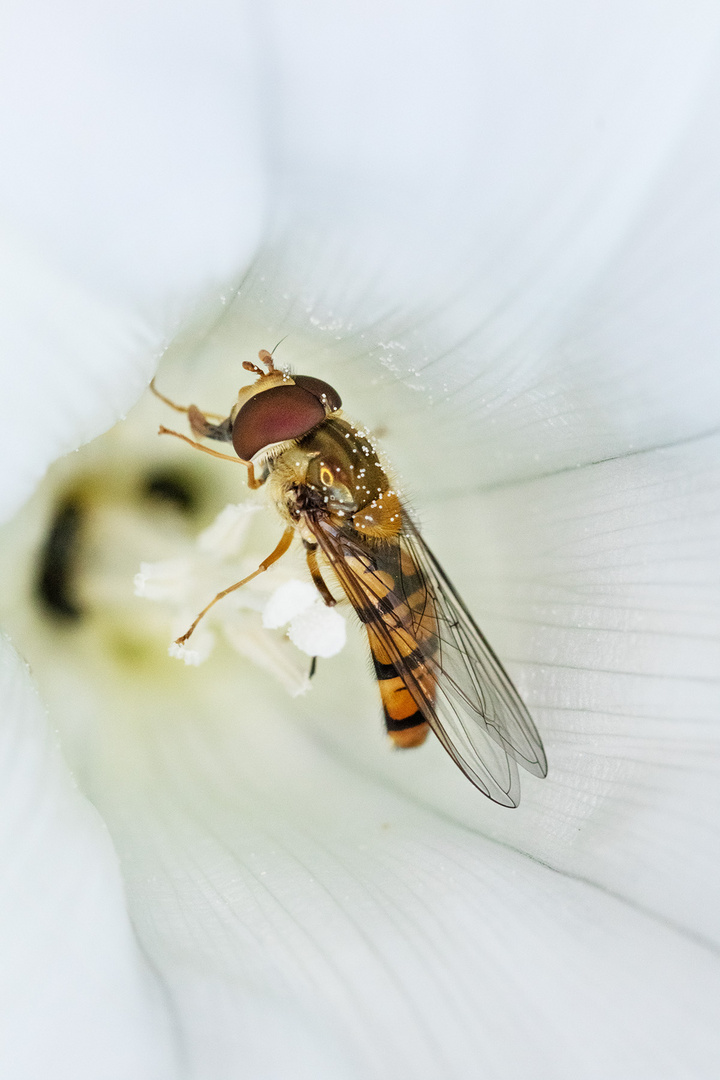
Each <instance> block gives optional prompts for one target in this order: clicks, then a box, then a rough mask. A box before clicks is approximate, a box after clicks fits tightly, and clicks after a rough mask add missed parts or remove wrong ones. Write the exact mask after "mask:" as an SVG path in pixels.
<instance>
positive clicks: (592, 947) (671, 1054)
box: [99, 683, 720, 1080]
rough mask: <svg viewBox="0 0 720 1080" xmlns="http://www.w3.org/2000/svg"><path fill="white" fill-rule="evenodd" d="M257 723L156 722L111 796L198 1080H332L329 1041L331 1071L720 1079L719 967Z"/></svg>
mask: <svg viewBox="0 0 720 1080" xmlns="http://www.w3.org/2000/svg"><path fill="white" fill-rule="evenodd" d="M251 693H252V687H249V686H248V685H247V683H246V685H245V699H246V700H247V698H249V696H250V694H251ZM257 721H258V718H257V717H255V716H253V715H252V714H248V713H247V712H246V711H245V710H244V709H243V707H242V703H241V702H240V701H238V702H237V706H236V709H235V713H234V715H233V714H230V713H228V711H227V710H216V711H213V712H212V714H209V713H208V712H207V711H204V712H202V713H197V714H196V716H195V717H192V716H190V715H188V714H186V715H185V716H179V717H176V722H175V723H174V724H173V725H172V726H171V727H167V728H166V729H165V730H164V731H163V730H162V726H159V725H157V724H156V725H155V726H154V729H153V730H152V731H148V730H146V733H145V734H146V739H145V746H144V748H141V747H140V746H139V745H138V744H136V747H135V754H136V758H135V764H136V769H135V771H134V773H133V774H132V775H133V776H134V780H133V779H131V778H130V776H127V775H126V776H125V777H124V778H123V779H122V782H121V784H119V785H118V783H117V782H115V783H113V780H112V777H111V776H109V777H108V778H107V782H106V783H105V785H104V788H103V791H102V792H100V793H99V803H100V806H101V808H102V810H103V813H104V816H105V818H106V820H107V821H108V823H109V828H110V830H111V832H113V833H114V834H115V835H116V836H117V838H118V842H119V844H120V846H121V848H122V850H123V851H124V852H125V853H126V854H125V860H124V867H125V872H126V875H127V881H128V888H129V895H130V902H131V906H132V910H133V916H134V921H135V925H136V926H137V928H138V932H139V934H140V937H141V940H142V941H143V944H144V947H145V948H146V950H147V951H148V953H149V955H151V956H152V958H153V961H154V963H155V964H156V965H157V966H158V968H159V969H160V970H161V971H163V973H164V974H165V976H166V977H167V979H168V982H169V983H170V984H171V985H172V986H173V988H174V991H175V1004H176V1008H177V1010H178V1014H179V1016H180V1019H181V1023H182V1025H183V1029H184V1030H185V1032H186V1040H187V1047H188V1054H189V1056H190V1060H191V1061H192V1062H193V1063H194V1066H195V1070H196V1072H195V1074H196V1075H197V1076H199V1077H203V1078H205V1077H207V1078H208V1080H211V1078H212V1080H215V1078H216V1077H218V1076H226V1075H227V1076H230V1075H233V1068H235V1067H236V1066H235V1065H234V1064H233V1063H234V1062H236V1061H237V1060H238V1058H239V1057H240V1056H242V1059H243V1061H244V1062H245V1072H246V1074H247V1075H259V1076H274V1075H286V1074H287V1073H283V1071H282V1070H283V1068H284V1069H286V1070H287V1069H288V1068H290V1075H293V1076H295V1075H300V1076H305V1075H313V1074H312V1071H311V1070H312V1067H315V1068H320V1066H319V1065H318V1061H317V1058H316V1057H313V1058H312V1059H311V1062H312V1064H311V1065H310V1066H308V1064H307V1059H308V1055H309V1053H310V1050H309V1046H311V1045H312V1039H318V1040H319V1044H320V1045H325V1047H326V1051H327V1052H328V1053H330V1051H331V1050H332V1051H333V1052H334V1053H336V1054H337V1058H336V1059H335V1060H333V1058H332V1057H329V1059H327V1060H326V1061H325V1070H326V1072H323V1071H320V1072H318V1073H316V1074H315V1075H330V1076H333V1077H335V1076H337V1075H342V1076H345V1075H347V1074H348V1072H350V1073H352V1072H354V1071H357V1074H358V1075H359V1076H362V1077H365V1078H376V1077H377V1078H378V1080H379V1078H383V1080H384V1078H387V1077H391V1076H398V1075H402V1076H408V1075H409V1076H413V1077H418V1078H420V1080H431V1078H433V1080H434V1078H435V1077H437V1076H440V1075H442V1076H449V1077H458V1078H460V1077H466V1076H475V1075H489V1076H503V1077H527V1076H529V1075H548V1076H552V1077H554V1078H555V1077H557V1078H559V1080H563V1078H568V1080H577V1078H582V1080H585V1078H595V1077H597V1078H600V1077H607V1076H617V1075H631V1076H638V1077H644V1076H647V1077H650V1076H656V1075H667V1076H672V1075H683V1074H685V1075H692V1076H696V1077H707V1078H708V1080H710V1077H711V1076H713V1070H714V1068H715V1062H716V1061H717V1054H718V1052H720V1033H718V1029H717V1025H716V1024H715V1023H714V1017H715V1015H716V1013H717V1009H718V1008H719V1007H720V989H719V987H720V979H719V978H718V976H719V975H720V961H719V960H718V957H717V956H716V955H713V954H712V953H710V952H709V951H708V950H705V949H703V948H702V947H701V946H699V945H698V944H697V943H695V942H693V941H691V940H690V939H689V938H687V937H684V936H683V935H682V934H681V933H679V932H678V931H677V930H676V929H674V928H672V927H671V926H669V925H667V924H665V923H663V922H662V920H655V919H652V918H649V917H647V916H644V915H642V914H641V913H639V912H638V911H637V910H635V909H634V908H633V907H632V906H631V905H628V904H624V903H622V902H621V901H619V900H618V899H616V898H614V897H612V896H610V895H608V893H607V892H605V891H603V890H601V889H599V888H593V887H591V886H590V885H588V884H584V883H581V882H577V881H572V880H569V879H567V878H565V877H563V876H562V875H559V874H557V873H555V872H553V871H552V870H550V869H548V868H547V867H544V866H542V865H540V864H539V863H537V862H534V861H532V860H529V859H527V858H524V857H522V856H520V855H518V854H517V853H514V852H512V851H508V850H507V848H504V847H502V846H499V845H497V844H495V843H493V842H491V841H489V840H487V839H485V838H483V837H481V836H479V835H477V833H473V832H471V831H469V830H468V829H467V828H465V827H463V826H461V825H456V824H452V823H451V822H449V821H448V820H444V821H443V820H442V819H441V818H440V817H439V816H438V815H437V814H436V813H433V812H428V811H425V810H423V809H422V808H421V807H419V806H418V804H417V802H414V801H412V800H410V799H405V798H403V797H401V796H398V795H395V794H392V793H390V791H389V790H388V789H387V788H386V787H385V786H384V785H382V784H379V783H377V782H375V781H373V780H371V779H368V778H367V777H365V776H363V775H361V774H359V773H358V772H356V771H354V770H352V769H346V768H343V767H342V766H339V765H338V762H337V761H336V760H335V759H334V758H333V757H332V756H328V755H327V754H326V753H325V751H324V750H323V749H322V748H321V747H319V746H316V747H313V746H312V745H311V744H310V743H309V741H308V740H307V738H305V737H303V735H302V733H300V732H298V731H297V730H296V729H294V728H293V725H291V724H289V723H287V722H286V721H285V720H284V719H282V718H281V716H280V715H279V713H278V712H277V711H275V710H273V709H272V707H270V706H266V707H265V708H264V710H263V715H262V720H261V722H260V723H259V722H257ZM338 721H339V717H338ZM480 812H481V809H480V808H479V809H478V813H480ZM253 1001H254V1002H255V1003H257V1002H260V1003H262V1005H261V1008H264V1009H265V1012H260V1013H259V1012H258V1007H257V1004H256V1005H255V1007H253V1005H252V1004H251V1003H252V1002H253ZM230 1017H232V1018H233V1021H232V1023H230V1022H229V1018H230ZM303 1031H304V1033H305V1036H304V1037H305V1040H309V1041H308V1042H307V1043H304V1042H303V1041H302V1039H301V1038H300V1035H299V1033H302V1032H303ZM293 1054H295V1056H296V1059H297V1061H296V1064H295V1066H294V1067H291V1064H290V1063H291V1062H292V1055H293ZM343 1060H344V1061H345V1063H346V1065H345V1069H344V1070H343V1069H341V1068H340V1064H339V1063H340V1062H341V1061H343ZM336 1070H338V1071H336Z"/></svg>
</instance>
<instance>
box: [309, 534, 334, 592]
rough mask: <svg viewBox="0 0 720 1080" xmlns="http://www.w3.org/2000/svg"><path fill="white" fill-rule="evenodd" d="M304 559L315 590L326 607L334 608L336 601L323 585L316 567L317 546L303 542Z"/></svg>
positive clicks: (318, 568) (323, 580)
mask: <svg viewBox="0 0 720 1080" xmlns="http://www.w3.org/2000/svg"><path fill="white" fill-rule="evenodd" d="M305 557H306V559H307V564H308V570H309V571H310V576H311V578H312V579H313V581H314V583H315V588H316V589H317V591H318V592H319V593H320V595H321V596H322V598H323V600H324V601H325V603H326V604H327V606H328V607H335V605H336V604H337V600H336V599H335V597H334V596H333V594H332V593H331V592H330V590H329V589H328V587H327V585H326V584H325V579H324V578H323V576H322V574H321V573H320V567H319V566H318V561H317V544H308V543H307V541H305Z"/></svg>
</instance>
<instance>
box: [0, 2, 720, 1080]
mask: <svg viewBox="0 0 720 1080" xmlns="http://www.w3.org/2000/svg"><path fill="white" fill-rule="evenodd" d="M719 22H720V15H719V13H718V9H717V6H716V5H714V4H700V3H698V4H693V3H690V4H688V3H683V4H679V3H678V4H672V3H669V4H664V5H662V6H659V5H656V4H650V3H647V4H644V3H630V4H628V3H623V4H619V3H618V4H613V3H607V2H603V3H597V4H590V3H587V4H583V5H581V6H579V7H578V6H577V5H572V4H568V3H557V4H551V3H544V4H541V5H537V4H532V3H521V2H518V3H502V4H500V3H498V4H490V3H478V4H463V3H456V4H442V5H440V4H437V5H435V4H430V3H425V4H423V5H417V4H410V3H407V4H401V3H397V4H391V5H376V6H375V7H374V8H373V7H369V6H368V5H367V4H362V5H361V4H356V5H353V4H343V5H342V6H340V7H338V6H337V5H331V4H329V3H328V4H323V3H314V4H311V5H307V4H299V3H298V4H292V3H267V4H263V5H262V6H257V7H253V6H252V5H246V6H244V7H239V6H237V5H223V4H222V3H214V4H202V5H201V4H193V3H182V4H173V5H163V4H161V3H143V4H140V3H137V4H128V3H122V4H116V5H113V4H105V5H102V6H101V7H100V8H98V7H97V6H95V5H91V4H89V3H85V4H84V3H71V4H65V5H63V7H62V9H60V8H57V9H55V10H53V9H51V8H49V7H48V5H46V4H42V3H35V4H32V3H23V4H9V5H6V6H5V7H4V8H3V12H2V14H1V15H0V86H1V89H0V102H1V103H2V104H1V106H0V132H1V134H0V139H1V142H2V146H3V162H4V167H3V169H2V170H1V171H0V234H1V236H2V243H1V248H0V273H1V275H2V304H1V305H0V307H1V312H0V320H1V321H0V378H1V379H2V390H3V424H2V426H1V427H0V450H1V451H2V455H3V458H2V459H3V461H4V462H5V467H4V468H3V470H2V485H1V488H0V500H1V501H0V509H1V510H2V513H3V516H4V517H9V516H10V515H11V514H12V513H14V512H15V511H16V510H17V508H18V507H19V506H20V504H21V503H22V502H23V500H24V499H25V498H26V497H27V496H28V495H29V494H30V492H31V490H32V488H33V486H34V484H35V483H36V482H37V481H38V480H39V478H40V477H41V476H42V474H43V472H44V470H45V469H46V467H47V466H48V465H49V463H50V462H51V461H52V460H53V459H54V458H56V457H57V456H58V455H60V454H62V453H64V452H67V451H70V450H72V449H74V448H75V447H77V446H78V445H79V444H81V443H82V442H84V441H86V440H88V439H89V438H91V437H93V436H95V435H97V434H99V433H100V432H101V431H103V430H105V429H106V428H108V427H109V426H110V425H111V424H112V423H113V422H114V421H115V420H116V419H117V418H119V417H120V416H121V415H122V414H123V413H125V412H126V411H127V410H128V409H129V408H130V407H131V406H132V404H133V403H134V402H135V401H136V400H137V398H138V396H139V395H140V393H141V391H142V388H143V387H144V385H146V383H147V381H148V379H149V377H150V376H151V374H152V372H153V371H154V368H155V366H156V363H157V360H158V358H159V356H160V354H161V353H162V351H163V349H164V347H165V345H166V344H167V343H168V342H170V341H171V340H172V338H173V336H174V335H175V333H176V332H178V331H179V330H180V329H181V328H182V327H183V325H184V324H185V323H186V322H187V321H189V320H190V319H191V318H193V317H195V316H196V314H197V312H198V311H201V312H203V313H204V314H203V318H208V316H207V314H206V313H207V311H208V310H209V311H211V312H213V311H219V310H221V308H222V305H221V302H220V300H219V297H220V294H221V293H222V294H224V295H226V296H231V295H232V293H233V288H234V286H235V285H237V284H238V283H239V282H242V283H243V284H242V288H241V291H240V296H239V300H238V301H237V302H236V303H235V304H233V305H232V312H231V314H232V318H230V319H228V320H226V324H224V325H227V326H228V327H229V330H228V332H229V333H230V332H231V331H232V327H233V326H234V325H237V326H238V327H240V328H242V327H243V326H246V327H248V326H255V327H260V328H262V329H263V331H267V332H268V334H269V333H270V331H271V330H272V331H275V330H276V329H277V330H278V333H277V338H279V337H280V336H282V334H283V333H286V332H288V330H290V331H291V339H290V341H289V343H288V348H289V349H295V350H296V354H295V355H296V356H297V358H298V359H299V358H300V357H303V356H304V357H305V358H306V359H305V363H304V366H305V368H306V370H307V371H308V372H311V373H318V374H322V375H325V376H327V375H328V374H329V373H333V374H334V377H335V379H336V381H337V382H338V384H340V383H342V391H343V396H344V397H345V399H346V402H347V403H348V405H349V406H350V403H351V402H352V407H351V411H352V412H353V414H355V415H357V416H358V417H359V418H361V419H365V418H367V420H368V422H371V423H373V424H377V425H378V426H379V425H380V424H383V425H384V426H385V427H386V428H387V429H388V438H387V445H388V447H389V448H390V450H391V451H392V454H393V457H394V459H395V460H396V462H397V464H398V466H399V468H400V470H401V473H402V475H403V477H404V478H405V481H406V483H407V485H408V488H409V490H410V491H411V493H412V497H413V501H414V503H416V504H417V505H418V507H419V508H420V509H421V511H422V517H423V521H424V523H425V525H426V528H427V531H428V535H429V536H430V537H431V539H432V542H433V543H434V545H435V546H436V547H437V548H438V551H439V553H440V554H441V556H442V558H443V561H444V562H445V563H446V564H447V565H448V566H449V567H450V568H451V570H452V574H453V577H455V578H456V579H457V581H458V584H459V585H460V586H461V588H462V591H463V593H464V594H465V595H466V597H467V599H468V601H469V603H470V606H471V607H473V609H474V610H477V611H478V612H482V613H483V621H484V625H485V626H486V627H487V630H488V633H489V635H490V637H491V639H492V640H493V642H495V643H497V646H498V649H499V650H500V652H501V654H502V655H503V656H504V657H506V658H507V660H508V663H509V665H510V667H511V669H512V673H513V675H514V676H515V677H516V678H517V680H518V683H519V685H520V686H521V688H522V690H523V693H524V694H525V696H526V698H527V700H528V703H529V704H530V706H531V708H532V709H533V713H534V715H535V717H536V719H537V721H538V725H539V727H540V728H541V730H542V732H543V736H544V738H545V740H546V744H547V747H548V751H549V756H550V761H551V773H550V776H549V777H548V779H547V781H545V782H544V784H540V783H539V782H534V781H531V780H530V779H528V780H527V782H526V783H525V786H524V801H523V804H522V807H521V808H520V810H518V811H517V812H515V813H512V814H508V812H506V811H502V810H500V809H497V808H495V807H492V806H490V805H488V804H486V803H485V802H484V801H483V800H482V799H481V798H480V797H479V796H478V795H477V793H476V792H474V791H473V790H472V788H470V787H469V785H467V784H466V783H465V782H464V781H463V780H462V777H460V776H459V774H456V773H455V772H454V771H453V769H452V767H451V765H450V764H449V762H446V761H445V759H444V758H443V756H442V754H441V753H440V751H439V750H437V749H436V748H435V749H434V748H432V747H429V748H428V749H427V752H426V751H423V752H422V753H420V754H418V755H417V756H416V757H414V758H412V759H410V760H409V759H408V758H407V757H404V756H400V757H398V756H397V755H388V753H387V751H386V748H385V746H384V745H383V744H382V740H381V739H380V738H379V737H378V727H377V722H376V720H377V718H376V709H377V706H376V703H375V699H374V698H373V696H372V694H373V690H372V687H371V686H370V685H369V680H368V678H367V676H366V673H365V671H364V670H363V669H362V664H361V665H360V666H359V668H355V667H351V666H348V667H347V668H343V669H341V670H342V672H343V674H342V677H341V678H339V679H337V678H336V679H335V680H334V679H333V677H332V674H331V673H330V672H327V673H325V674H324V676H323V682H322V683H321V684H320V685H319V686H318V688H317V693H316V694H315V696H314V698H313V699H312V700H310V699H307V700H305V701H304V702H302V703H299V704H298V705H297V707H296V704H295V703H291V702H289V701H287V699H285V698H283V697H282V696H281V693H280V692H279V691H276V690H275V689H272V688H270V689H268V688H266V686H265V684H264V683H263V680H262V679H260V678H259V677H256V676H254V675H253V674H252V673H250V674H249V675H247V680H246V681H245V682H243V683H242V684H240V685H241V686H242V690H241V691H240V694H239V697H240V700H241V701H242V706H243V707H242V708H240V707H238V710H237V715H227V714H225V713H222V714H220V715H219V714H218V713H217V712H212V711H210V712H207V713H206V712H204V711H203V709H202V708H201V707H200V705H199V704H198V699H195V698H193V699H189V701H188V705H187V708H186V709H185V710H184V711H183V710H182V709H180V710H176V711H172V710H171V709H170V707H169V706H168V705H165V704H163V701H162V700H158V701H153V702H150V703H149V704H148V703H147V702H146V704H145V706H144V708H146V709H147V717H145V714H144V713H143V714H142V716H143V717H145V719H147V725H145V724H142V725H141V724H138V723H136V721H137V716H138V714H137V713H136V712H133V710H132V709H130V707H129V706H128V709H127V713H126V714H125V713H123V708H122V701H121V698H120V697H118V694H117V693H116V692H115V691H112V694H111V695H109V699H108V715H110V714H112V724H111V725H110V727H111V729H112V733H113V735H112V739H109V738H108V739H107V740H106V742H103V739H104V738H105V734H104V733H105V731H106V730H107V727H108V723H107V721H106V718H105V717H104V715H103V714H102V710H101V709H100V708H98V711H97V725H96V726H93V725H91V724H90V725H89V726H88V727H87V731H86V741H87V744H88V746H89V747H90V749H89V750H88V752H87V757H86V762H85V768H84V770H83V775H82V792H80V791H78V790H77V789H76V788H75V787H74V785H73V781H72V780H71V777H70V773H69V771H68V768H67V765H66V764H65V761H64V758H63V756H62V744H61V746H60V748H58V746H57V745H56V742H57V740H56V736H55V732H54V728H55V726H56V721H55V719H54V715H55V714H54V710H55V711H57V709H58V706H56V705H55V704H54V703H53V701H52V700H47V701H44V702H43V701H42V700H41V699H40V698H39V697H38V694H37V691H36V690H35V689H34V688H33V674H32V673H30V672H29V671H28V670H27V668H26V667H25V666H24V665H23V663H22V661H21V660H20V659H18V658H17V657H16V655H15V654H14V653H13V651H12V646H11V645H10V644H9V643H5V652H4V657H3V661H2V669H1V671H0V677H1V679H2V691H1V692H0V700H1V701H2V724H1V725H0V740H1V742H2V753H1V754H0V768H1V770H2V776H1V777H0V780H1V782H0V799H1V800H2V811H1V813H0V821H2V829H1V831H0V835H1V836H2V845H3V846H2V854H1V856H0V857H1V858H2V865H3V873H2V878H1V880H2V885H1V886H0V905H1V909H0V928H1V929H0V933H1V934H2V939H3V940H2V963H0V969H1V970H2V975H1V976H0V994H1V997H0V1014H2V1016H3V1024H2V1029H3V1030H2V1034H1V1035H0V1040H1V1041H0V1060H2V1064H3V1067H2V1072H3V1075H7V1076H9V1077H13V1080H15V1078H21V1080H31V1078H32V1080H34V1078H35V1077H46V1076H52V1077H60V1078H63V1080H64V1078H65V1077H67V1078H70V1077H72V1078H84V1077H87V1078H88V1080H116V1078H117V1080H120V1078H123V1080H124V1078H126V1077H128V1076H133V1077H137V1078H141V1077H147V1078H152V1080H155V1078H160V1077H162V1078H165V1077H175V1076H179V1077H185V1076H190V1077H202V1078H207V1080H222V1078H225V1077H227V1078H231V1077H236V1076H238V1075H242V1076H248V1077H256V1076H257V1077H270V1078H274V1077H283V1078H284V1077H293V1078H294V1077H305V1076H307V1077H318V1076H324V1075H327V1076H329V1077H332V1078H333V1080H335V1078H339V1077H345V1076H348V1077H349V1076H358V1077H363V1078H365V1077H378V1078H385V1077H391V1076H392V1077H397V1076H413V1077H419V1078H426V1077H427V1078H428V1080H430V1078H435V1077H437V1076H452V1077H463V1078H464V1077H475V1076H478V1075H482V1076H484V1077H488V1078H503V1080H504V1078H505V1077H515V1076H517V1077H527V1076H533V1077H547V1078H552V1080H555V1078H558V1077H567V1078H568V1080H571V1078H572V1080H576V1078H586V1077H588V1078H590V1077H598V1078H600V1077H602V1078H607V1077H609V1076H622V1077H623V1078H628V1080H634V1078H645V1077H647V1078H653V1080H656V1078H658V1077H669V1078H675V1077H693V1078H694V1077H703V1078H704V1077H708V1078H710V1077H714V1076H716V1075H717V1070H718V1064H719V1062H720V1035H719V1034H718V1025H717V1016H718V1008H719V1007H720V958H719V957H718V951H717V950H718V940H719V938H720V923H719V921H718V914H717V913H718V910H720V907H719V905H718V895H717V894H718V872H717V867H718V865H720V861H719V856H720V851H719V850H718V848H719V846H720V845H719V844H718V826H717V822H718V809H719V807H718V802H719V801H720V800H719V798H718V791H719V781H718V749H719V747H718V706H719V704H720V702H719V701H718V685H717V680H718V671H719V670H720V668H719V665H718V659H719V658H718V652H717V635H718V625H717V611H718V596H717V586H718V453H717V437H716V436H713V434H712V433H713V431H714V430H715V429H717V428H718V426H720V402H719V396H720V378H718V376H717V374H716V364H717V360H716V354H717V343H718V305H717V295H718V285H719V284H720V282H719V280H718V279H719V275H718V258H719V256H718V252H719V251H720V235H719V233H720V228H719V226H720V221H719V219H718V205H719V201H718V198H717V190H718V179H719V177H718V161H719V157H718V150H717V130H718V119H719V117H718V106H719V99H718V89H719V87H720V66H719V65H718V51H717V49H718V23H719ZM250 267H252V269H251V270H250V273H249V276H248V277H246V276H245V275H246V272H247V271H248V268H250ZM233 319H236V320H237V322H236V323H234V322H233ZM293 335H294V338H295V343H293ZM277 338H275V340H277ZM248 341H250V345H248ZM272 344H274V341H272V342H271V341H270V340H269V338H267V339H265V338H264V337H263V340H259V341H255V340H251V339H250V338H245V339H242V340H241V341H239V342H238V349H240V348H242V349H248V348H249V349H251V350H252V352H254V351H256V349H257V348H258V347H261V346H267V347H271V346H272ZM200 351H201V350H200ZM243 355H244V354H243ZM290 355H291V356H292V353H291V354H290ZM315 358H316V359H317V367H315V366H314V365H313V366H312V368H311V362H312V361H313V360H314V359H315ZM235 362H236V361H235ZM233 378H234V376H233ZM231 381H232V379H231ZM413 388H414V389H413ZM174 389H178V390H181V387H180V386H178V387H176V388H174ZM151 445H152V444H151V443H148V446H151ZM147 452H149V451H148V450H147V449H146V448H143V449H142V450H141V451H140V453H141V454H142V453H147ZM713 590H714V591H713ZM34 664H35V667H36V668H37V666H38V664H37V661H34ZM338 670H340V669H338ZM36 676H37V678H38V679H39V680H40V681H42V676H41V672H39V671H36ZM236 678H237V674H236V673H235V672H233V673H231V674H228V679H236ZM233 685H237V684H233ZM111 689H112V688H111ZM228 693H230V691H228ZM341 694H344V695H345V699H344V700H343V701H342V703H341V704H339V697H340V695H341ZM110 696H111V697H112V702H113V707H112V708H111V707H110V703H109V701H110ZM237 699H238V695H237V694H236V698H235V700H237ZM63 708H64V709H65V710H66V711H67V702H64V703H63ZM78 708H79V706H78ZM138 708H140V706H139V705H138ZM97 747H100V748H99V749H97ZM67 752H68V754H69V750H68V751H67ZM113 755H114V756H113ZM88 795H90V797H91V799H92V802H91V801H89V800H88V797H87V796H88ZM93 803H94V805H93Z"/></svg>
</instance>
